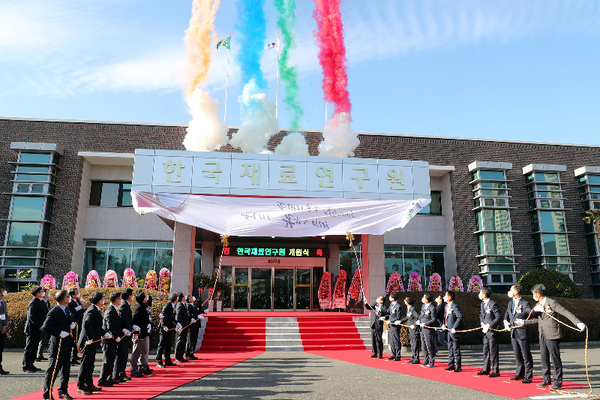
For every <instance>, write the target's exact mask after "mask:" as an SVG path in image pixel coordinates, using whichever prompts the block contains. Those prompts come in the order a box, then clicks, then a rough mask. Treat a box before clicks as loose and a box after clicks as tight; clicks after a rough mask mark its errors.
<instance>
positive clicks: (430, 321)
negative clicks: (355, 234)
mask: <svg viewBox="0 0 600 400" xmlns="http://www.w3.org/2000/svg"><path fill="white" fill-rule="evenodd" d="M432 300H433V296H432V295H431V294H430V293H425V294H424V295H423V298H422V299H421V301H422V303H423V307H422V308H421V314H420V315H419V320H418V321H417V323H418V324H419V325H421V350H422V351H423V362H422V363H421V366H422V367H428V368H433V367H435V347H434V346H435V345H434V342H435V337H436V333H435V329H429V328H426V327H436V326H437V313H436V310H435V306H434V305H433V304H432V303H431V302H432Z"/></svg>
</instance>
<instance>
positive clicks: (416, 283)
mask: <svg viewBox="0 0 600 400" xmlns="http://www.w3.org/2000/svg"><path fill="white" fill-rule="evenodd" d="M408 291H409V292H421V291H423V287H422V286H421V275H420V274H419V273H418V272H417V271H413V272H411V274H410V276H409V278H408Z"/></svg>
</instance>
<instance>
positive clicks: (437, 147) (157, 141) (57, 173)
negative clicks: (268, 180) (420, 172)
mask: <svg viewBox="0 0 600 400" xmlns="http://www.w3.org/2000/svg"><path fill="white" fill-rule="evenodd" d="M185 127H186V126H185V125H167V124H143V123H114V122H96V121H67V120H26V119H18V118H0V185H1V190H0V192H1V193H2V196H0V232H1V234H0V238H1V242H0V244H2V247H1V249H0V276H1V277H3V278H4V280H5V281H7V283H9V286H10V288H11V289H12V290H16V289H17V288H18V287H19V286H22V285H24V284H26V283H28V282H30V281H39V280H40V279H41V277H42V276H43V274H45V273H50V274H53V275H54V276H56V277H57V278H59V279H60V278H62V276H63V275H64V274H65V273H66V272H68V271H69V270H73V271H75V272H77V273H78V274H80V283H81V284H82V285H83V284H84V283H85V277H86V275H87V273H88V272H89V271H90V270H91V269H96V270H97V271H98V272H99V275H100V276H101V277H102V276H103V275H104V273H105V271H106V270H107V269H114V270H116V271H117V273H118V274H119V275H120V276H121V275H122V272H123V270H124V269H125V268H127V267H132V268H134V270H135V271H136V273H137V274H138V277H143V276H144V275H145V273H146V272H147V270H149V269H155V270H157V271H158V270H159V269H160V268H162V267H167V268H169V269H171V268H172V269H173V271H174V273H173V275H174V279H173V289H174V290H175V289H176V290H183V291H188V290H191V286H192V285H193V279H192V277H193V275H197V274H199V273H200V272H204V273H206V274H209V275H210V274H212V273H213V272H214V271H215V269H216V267H217V266H218V265H219V258H220V256H221V251H222V250H221V249H222V243H221V239H220V237H219V235H217V234H215V233H214V232H210V231H208V230H204V229H196V228H194V227H192V226H185V225H182V224H179V223H173V222H172V221H168V220H166V219H165V220H163V219H161V218H159V217H157V216H155V215H144V216H140V215H138V214H137V213H136V212H135V210H134V209H133V208H132V207H131V205H132V198H131V184H132V175H133V168H134V155H135V151H136V149H157V150H184V148H183V145H182V141H183V137H184V136H185ZM234 130H235V129H234V128H232V131H234ZM284 134H285V133H284V132H282V133H280V134H279V135H278V136H276V137H274V138H273V139H272V140H271V145H272V146H275V145H276V144H277V143H278V142H279V140H281V137H282V135H284ZM305 135H306V137H307V141H308V143H309V149H310V152H311V154H315V155H316V154H317V146H318V143H319V142H320V140H321V138H322V136H321V132H319V131H307V132H305ZM360 141H361V145H360V146H359V147H358V149H357V150H356V157H358V158H378V159H389V160H414V161H426V162H427V163H428V164H429V179H430V182H429V183H430V188H431V193H430V195H431V204H430V205H429V206H428V207H426V208H425V209H424V210H422V211H421V213H420V214H419V215H417V216H415V217H414V218H413V219H412V220H411V221H410V223H409V224H408V225H407V227H406V228H404V229H396V230H392V231H389V232H386V233H385V234H384V235H362V237H357V238H356V240H355V242H356V243H357V244H359V245H358V246H357V247H355V248H354V249H350V248H349V247H348V241H347V240H346V238H345V237H344V236H326V237H323V238H321V237H311V238H271V237H252V238H248V237H246V238H242V237H231V238H230V239H229V242H230V245H231V248H230V254H229V255H228V256H227V257H225V259H224V262H223V263H222V267H223V269H222V279H223V285H224V286H223V287H224V289H223V301H224V303H223V307H224V308H225V309H231V308H233V309H294V310H302V309H307V310H308V309H315V308H317V307H318V304H317V302H316V290H317V288H318V284H319V279H320V276H321V275H320V274H322V272H323V271H324V270H328V271H330V272H332V274H333V275H337V274H338V272H339V270H340V268H343V269H345V270H346V271H347V272H348V273H349V274H350V273H351V272H352V270H353V269H355V268H356V265H357V263H358V262H357V259H359V260H360V263H361V265H362V266H364V268H365V275H366V276H365V281H366V282H365V285H366V288H367V292H368V296H369V297H370V298H373V299H374V297H375V296H376V295H378V294H380V293H383V292H384V290H385V285H386V283H387V277H389V274H390V273H391V272H392V271H396V270H397V271H399V272H401V273H402V275H403V276H404V277H405V278H406V277H407V276H408V274H410V272H412V271H417V272H419V273H420V274H421V275H422V276H424V280H425V282H424V284H425V283H426V279H427V277H428V276H429V275H431V274H432V273H433V272H438V273H440V275H441V276H442V279H443V281H444V282H443V283H444V285H447V282H448V281H449V279H450V277H451V276H454V275H459V276H460V277H461V278H462V279H463V281H464V282H465V284H466V282H467V281H468V279H469V278H470V277H471V276H472V275H474V274H480V275H481V277H482V278H483V280H484V283H485V284H487V285H490V286H492V287H493V288H494V289H495V290H497V291H505V290H506V288H507V286H509V285H511V284H513V283H516V281H517V280H518V278H519V277H520V276H521V275H522V274H524V273H526V272H528V271H531V270H533V269H535V268H549V269H554V270H557V271H560V272H563V273H565V274H568V275H569V276H570V277H571V278H572V279H573V280H574V281H575V282H576V283H577V284H578V286H579V288H580V290H581V291H582V293H583V296H584V298H600V270H599V265H600V262H599V261H600V253H599V251H598V239H597V236H596V233H595V228H594V227H593V226H591V225H586V224H585V223H584V222H583V221H582V217H583V213H584V211H585V210H589V209H594V208H600V200H599V196H600V161H598V160H599V159H600V158H599V155H600V147H598V146H583V145H568V144H555V143H538V142H527V141H501V140H484V139H464V138H452V137H433V136H415V135H390V134H376V133H362V134H360ZM221 151H225V152H234V151H236V150H234V149H232V148H231V147H229V146H226V147H224V148H223V149H221ZM240 249H241V252H240V253H238V251H240ZM267 249H269V250H271V249H277V257H275V256H274V255H273V253H271V254H270V255H268V254H267V251H268V250H267ZM282 249H283V251H281V250H282ZM354 250H357V251H356V252H355V251H354ZM292 253H293V254H294V256H291V254H292ZM296 254H298V255H297V256H296ZM275 260H277V261H275ZM367 271H368V273H367ZM349 276H351V275H349ZM405 284H406V281H405ZM373 299H371V300H373Z"/></svg>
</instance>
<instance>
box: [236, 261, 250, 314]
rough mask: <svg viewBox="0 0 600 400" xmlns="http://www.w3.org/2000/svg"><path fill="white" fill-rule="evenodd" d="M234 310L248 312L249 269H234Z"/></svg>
mask: <svg viewBox="0 0 600 400" xmlns="http://www.w3.org/2000/svg"><path fill="white" fill-rule="evenodd" d="M234 274H235V277H234V285H233V309H234V310H240V311H241V310H243V311H248V268H247V267H235V268H234Z"/></svg>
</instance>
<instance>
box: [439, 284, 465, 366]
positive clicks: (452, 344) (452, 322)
mask: <svg viewBox="0 0 600 400" xmlns="http://www.w3.org/2000/svg"><path fill="white" fill-rule="evenodd" d="M455 296H456V292H452V291H449V290H448V291H446V293H444V301H445V302H446V305H445V306H444V310H443V311H442V328H443V329H444V330H447V331H448V367H447V368H446V371H454V372H462V354H461V352H460V333H459V332H457V331H460V330H462V328H463V315H462V312H461V311H460V307H459V306H458V304H456V303H455V302H454V297H455Z"/></svg>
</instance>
